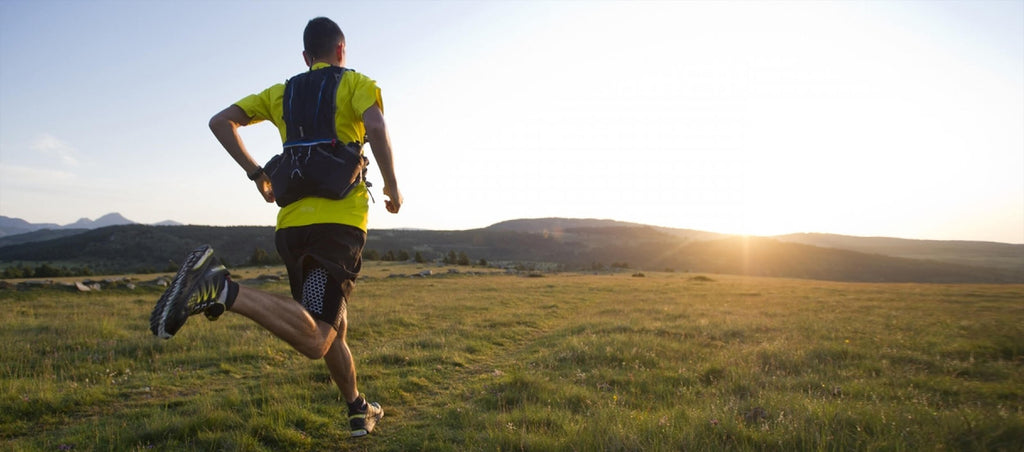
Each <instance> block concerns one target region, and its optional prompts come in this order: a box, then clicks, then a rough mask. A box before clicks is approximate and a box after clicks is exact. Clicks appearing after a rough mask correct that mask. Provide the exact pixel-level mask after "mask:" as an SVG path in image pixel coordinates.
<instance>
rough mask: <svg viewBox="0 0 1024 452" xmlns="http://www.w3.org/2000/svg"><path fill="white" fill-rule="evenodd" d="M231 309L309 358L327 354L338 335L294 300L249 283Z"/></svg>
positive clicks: (242, 289)
mask: <svg viewBox="0 0 1024 452" xmlns="http://www.w3.org/2000/svg"><path fill="white" fill-rule="evenodd" d="M231 312H234V313H236V314H241V315H243V316H245V317H248V318H250V319H252V320H253V321H255V322H256V323H258V324H260V326H262V327H264V328H266V329H267V330H268V331H270V332H271V333H273V334H274V335H275V336H277V337H279V338H281V339H282V340H284V341H285V342H287V343H288V344H289V345H291V346H292V347H295V349H296V350H298V351H299V352H300V353H302V354H303V355H305V356H306V357H308V358H310V359H318V358H321V357H324V356H325V355H326V354H327V353H328V350H329V349H331V348H333V347H332V346H333V344H335V338H336V337H337V336H338V334H337V331H335V330H334V328H332V327H331V326H330V325H328V324H327V323H326V322H323V321H319V320H315V319H313V317H312V316H311V315H309V312H308V311H306V309H305V308H303V307H302V305H301V304H299V303H297V302H295V300H292V299H291V298H288V297H286V296H282V295H276V294H272V293H269V292H263V291H261V290H257V289H253V288H249V287H246V286H239V288H238V298H236V299H235V304H234V305H233V306H232V307H231ZM347 350H348V348H347V347H346V351H347ZM349 360H350V361H351V358H350V359H349ZM353 374H354V372H353ZM354 378H355V377H354V375H353V379H354Z"/></svg>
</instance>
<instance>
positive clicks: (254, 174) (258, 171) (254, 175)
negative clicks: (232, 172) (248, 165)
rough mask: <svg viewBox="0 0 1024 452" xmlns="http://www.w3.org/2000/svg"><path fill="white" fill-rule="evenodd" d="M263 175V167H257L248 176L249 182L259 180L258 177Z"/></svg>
mask: <svg viewBox="0 0 1024 452" xmlns="http://www.w3.org/2000/svg"><path fill="white" fill-rule="evenodd" d="M263 174H264V173H263V167H262V166H257V167H256V170H255V171H253V172H251V173H249V174H248V176H249V180H252V181H254V180H256V179H259V178H260V176H262V175H263Z"/></svg>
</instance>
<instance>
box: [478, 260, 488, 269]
mask: <svg viewBox="0 0 1024 452" xmlns="http://www.w3.org/2000/svg"><path fill="white" fill-rule="evenodd" d="M476 264H477V265H479V266H481V267H486V266H487V260H485V259H483V258H481V259H480V260H479V261H477V263H476Z"/></svg>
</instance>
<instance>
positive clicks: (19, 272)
mask: <svg viewBox="0 0 1024 452" xmlns="http://www.w3.org/2000/svg"><path fill="white" fill-rule="evenodd" d="M29 276H31V270H30V269H27V268H25V267H23V266H21V264H18V265H16V266H11V267H7V268H5V269H4V278H27V277H29Z"/></svg>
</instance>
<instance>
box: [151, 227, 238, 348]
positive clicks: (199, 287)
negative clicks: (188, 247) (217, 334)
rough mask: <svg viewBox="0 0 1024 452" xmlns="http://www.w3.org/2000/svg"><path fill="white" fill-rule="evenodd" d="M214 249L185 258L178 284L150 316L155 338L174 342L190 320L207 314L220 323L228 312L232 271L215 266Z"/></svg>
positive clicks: (207, 247)
mask: <svg viewBox="0 0 1024 452" xmlns="http://www.w3.org/2000/svg"><path fill="white" fill-rule="evenodd" d="M213 262H214V259H213V248H211V247H210V245H203V246H200V247H199V248H196V249H194V250H192V252H191V253H189V254H188V256H186V257H185V263H184V264H182V266H181V268H180V269H178V273H177V274H176V275H175V276H174V280H172V281H171V284H170V285H168V287H167V290H166V291H164V294H163V295H162V296H161V297H160V300H159V301H157V302H156V306H155V307H153V313H152V314H150V316H149V329H150V331H152V332H153V334H154V335H156V336H159V337H160V338H163V339H170V338H171V337H173V336H174V334H175V333H177V332H178V330H179V329H181V327H182V325H184V324H185V321H186V320H188V318H189V316H192V315H196V314H199V313H201V312H202V313H206V314H207V317H208V318H210V320H216V319H217V317H218V316H220V314H222V313H223V312H224V299H225V298H226V296H222V295H226V292H227V291H226V290H225V286H226V282H227V279H228V275H229V273H228V270H227V269H226V268H224V266H223V265H217V266H214V265H213Z"/></svg>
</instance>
